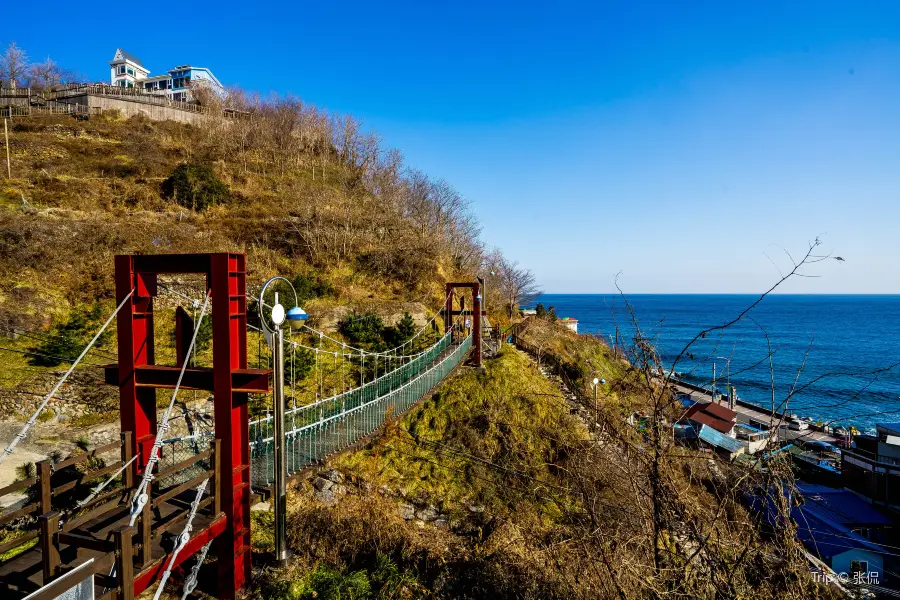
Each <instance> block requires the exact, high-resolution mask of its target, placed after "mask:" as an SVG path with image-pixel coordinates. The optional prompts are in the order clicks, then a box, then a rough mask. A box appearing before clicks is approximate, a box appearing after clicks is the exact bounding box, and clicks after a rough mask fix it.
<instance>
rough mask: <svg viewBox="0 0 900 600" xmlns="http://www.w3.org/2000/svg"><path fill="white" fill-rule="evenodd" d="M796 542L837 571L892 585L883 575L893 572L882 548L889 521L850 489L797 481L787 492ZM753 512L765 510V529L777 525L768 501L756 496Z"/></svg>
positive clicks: (890, 557) (889, 529) (889, 553)
mask: <svg viewBox="0 0 900 600" xmlns="http://www.w3.org/2000/svg"><path fill="white" fill-rule="evenodd" d="M785 493H786V494H788V495H789V500H790V506H791V509H790V516H791V520H792V521H793V522H794V523H795V524H796V526H797V538H798V539H799V540H800V541H801V542H802V543H803V545H804V546H805V547H806V549H807V550H809V551H810V552H811V553H812V554H814V555H816V556H818V557H819V558H820V559H822V561H823V562H825V563H826V564H827V565H828V566H829V567H831V569H832V570H834V571H835V572H836V573H838V574H841V573H846V574H847V575H848V576H849V577H850V578H851V579H852V578H853V576H854V573H858V574H860V576H868V577H870V578H874V579H877V580H878V582H879V584H880V585H885V584H887V585H888V586H891V585H892V584H893V585H896V583H897V582H896V581H891V578H890V577H887V576H886V573H890V572H896V567H895V566H894V564H893V562H894V557H893V553H894V552H895V551H894V550H891V549H890V548H887V547H886V546H884V545H882V544H885V543H886V540H888V539H892V538H890V536H891V532H892V523H893V522H892V519H891V518H890V517H889V516H887V515H886V514H885V513H883V512H882V511H880V510H878V509H877V508H875V507H874V506H872V505H871V504H869V503H868V502H866V501H865V499H863V498H862V497H860V496H859V495H858V494H855V493H853V492H852V491H850V490H846V489H839V488H832V487H827V486H824V485H813V484H807V483H797V484H796V490H795V491H793V490H786V491H785ZM750 504H751V508H752V509H753V510H755V511H757V512H760V511H762V512H764V513H765V517H766V520H767V521H768V523H769V525H771V526H773V527H781V526H783V523H780V522H779V521H780V519H779V518H778V516H777V514H776V512H775V509H774V507H773V505H772V502H771V498H762V497H761V496H754V497H752V498H751V500H750Z"/></svg>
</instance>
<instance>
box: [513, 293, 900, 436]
mask: <svg viewBox="0 0 900 600" xmlns="http://www.w3.org/2000/svg"><path fill="white" fill-rule="evenodd" d="M756 298H757V296H745V295H656V294H646V295H631V296H628V297H627V300H628V302H630V304H631V305H632V307H633V309H634V314H635V317H636V318H637V321H638V326H639V327H640V330H641V332H642V334H643V335H644V336H645V337H647V338H649V339H651V340H652V341H653V343H654V344H655V345H656V348H657V351H658V353H659V355H660V357H661V359H662V361H663V363H664V365H665V366H666V367H667V368H672V367H673V363H674V362H675V359H676V357H677V356H678V354H679V353H680V352H681V350H682V349H683V348H684V346H685V344H687V343H688V342H689V341H690V340H691V338H693V337H694V336H695V335H696V334H697V333H699V332H700V330H702V329H704V328H705V327H709V326H715V325H722V324H723V323H725V322H726V321H730V320H731V319H733V318H735V317H736V316H737V315H739V314H740V312H741V311H742V310H743V309H744V308H745V307H747V306H748V305H750V304H751V303H752V302H753V301H754V300H756ZM537 302H541V303H543V304H544V305H545V306H554V307H555V308H556V312H557V314H558V315H559V316H560V317H573V318H576V319H578V321H579V323H578V332H579V333H582V334H588V333H590V334H599V335H602V336H603V337H604V338H606V339H609V336H610V335H614V334H615V332H616V326H617V325H618V327H619V331H620V340H623V341H624V342H625V343H626V344H630V343H631V342H632V341H633V339H634V332H635V328H634V327H633V325H632V323H631V318H630V316H629V313H628V310H627V309H626V305H625V300H624V299H623V298H622V297H621V296H615V295H587V294H578V295H575V294H543V295H542V296H541V297H540V298H538V299H537V300H536V301H535V302H534V303H532V304H531V305H530V306H531V307H533V306H534V305H535V304H536V303H537ZM748 316H749V317H752V318H753V319H754V320H755V321H756V322H757V323H758V324H759V325H757V324H756V323H754V322H753V321H751V320H750V319H749V318H747V317H745V318H744V319H742V320H740V321H738V322H737V323H735V324H734V325H732V326H731V327H729V328H728V329H727V330H725V331H724V332H714V333H712V334H710V335H709V336H707V338H706V339H701V340H699V341H698V342H696V343H695V344H694V345H693V346H692V347H691V348H690V350H689V351H688V352H690V353H692V354H693V359H692V358H690V356H689V355H687V354H685V355H684V356H683V357H682V359H681V360H680V361H679V362H678V364H677V365H674V368H675V370H676V371H677V372H678V373H683V374H684V375H685V379H687V380H688V381H692V382H694V383H698V384H709V383H710V382H711V380H712V377H713V363H715V364H716V370H717V373H718V383H719V389H720V390H722V391H724V389H725V377H726V372H727V371H730V374H731V384H732V385H734V386H735V387H736V388H737V392H738V396H739V397H740V398H741V399H743V400H746V401H749V402H753V403H756V404H759V405H762V406H766V407H770V406H771V402H772V375H771V372H770V369H769V363H768V360H767V359H766V355H767V347H768V346H767V341H766V334H765V333H763V329H764V330H765V332H766V333H767V334H768V337H769V341H768V343H769V344H771V349H772V351H773V352H774V354H773V356H772V362H773V370H772V372H774V379H775V392H776V394H775V399H776V403H781V402H783V401H784V399H785V398H786V397H787V396H788V394H789V392H790V389H791V386H792V385H794V382H795V380H796V381H797V385H798V386H803V385H808V387H807V388H806V389H805V390H803V391H802V392H800V393H798V394H796V395H794V396H793V397H792V398H791V400H790V403H789V405H788V409H789V411H790V412H794V413H797V414H799V415H803V416H809V417H812V418H813V419H814V420H818V421H826V422H831V423H835V424H854V425H856V426H857V427H859V428H860V429H864V430H871V429H873V428H874V426H875V424H876V423H884V422H898V421H900V366H896V367H893V368H891V369H890V370H886V371H882V372H876V371H878V370H880V369H886V368H888V367H891V366H892V365H894V364H896V363H898V362H900V296H852V295H845V296H837V295H835V296H831V295H829V296H818V295H816V296H811V295H773V296H769V297H767V298H765V299H764V300H763V301H762V303H761V304H760V305H759V306H757V307H756V308H755V309H753V310H752V311H751V312H750V313H749V315H748ZM761 328H762V329H761ZM716 357H725V358H716ZM726 358H730V359H731V361H730V365H727V364H726V363H727V361H726ZM804 360H805V364H804ZM760 361H762V362H761V364H759V365H758V366H755V367H754V366H753V365H755V364H756V363H759V362H760ZM726 367H728V368H727V369H726ZM801 367H802V370H801ZM798 371H799V375H798Z"/></svg>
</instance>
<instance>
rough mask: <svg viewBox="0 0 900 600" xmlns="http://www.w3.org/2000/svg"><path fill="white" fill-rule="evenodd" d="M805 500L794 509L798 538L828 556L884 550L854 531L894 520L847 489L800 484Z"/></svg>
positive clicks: (793, 515) (792, 513)
mask: <svg viewBox="0 0 900 600" xmlns="http://www.w3.org/2000/svg"><path fill="white" fill-rule="evenodd" d="M797 492H798V493H799V494H800V495H801V496H802V497H803V503H802V504H800V505H799V506H796V507H795V508H793V509H792V510H791V516H792V517H793V518H794V520H795V521H796V522H797V537H799V538H800V540H801V541H803V542H804V544H806V546H807V547H808V548H810V549H811V550H814V551H816V552H818V553H819V554H821V555H822V556H825V557H829V558H830V557H832V556H835V555H837V554H843V553H844V552H847V551H849V550H853V549H862V550H869V551H873V552H883V549H882V548H881V546H879V545H878V544H875V543H873V542H870V541H869V540H867V539H866V538H864V537H862V536H861V535H859V534H857V533H854V532H853V529H855V528H858V527H878V526H883V525H890V523H891V521H890V519H888V518H887V517H885V516H884V515H883V514H881V513H880V512H879V511H878V510H876V509H875V508H874V507H872V506H871V505H869V504H868V503H867V502H866V501H865V500H863V499H862V498H860V497H859V496H857V495H856V494H854V493H853V492H850V491H848V490H842V489H836V488H830V487H827V486H824V485H811V484H802V483H801V484H797Z"/></svg>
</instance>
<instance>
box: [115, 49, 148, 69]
mask: <svg viewBox="0 0 900 600" xmlns="http://www.w3.org/2000/svg"><path fill="white" fill-rule="evenodd" d="M113 60H114V61H116V60H130V61H131V62H133V63H134V64H136V65H137V66H139V67H143V66H144V64H143V63H142V62H141V59H139V58H138V57H137V56H135V55H134V54H131V53H129V52H125V51H124V50H122V49H121V48H116V55H115V56H113Z"/></svg>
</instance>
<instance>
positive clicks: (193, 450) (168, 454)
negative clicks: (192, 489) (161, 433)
mask: <svg viewBox="0 0 900 600" xmlns="http://www.w3.org/2000/svg"><path fill="white" fill-rule="evenodd" d="M214 436H215V434H214V433H213V432H212V431H209V432H204V433H197V434H194V435H188V436H185V437H180V438H172V439H168V440H163V442H162V444H163V445H162V448H161V449H160V454H159V465H158V467H157V472H158V473H162V472H163V471H168V470H170V469H171V468H172V467H174V466H175V465H177V464H179V463H181V462H183V461H186V460H188V459H189V458H191V457H193V456H196V455H197V454H200V453H201V452H203V451H204V450H207V449H209V444H210V442H211V441H212V440H213V438H214ZM211 468H212V462H210V460H209V459H206V460H204V461H201V462H197V463H194V464H192V465H190V466H188V467H185V468H184V469H180V470H178V471H177V472H175V473H171V474H170V475H167V476H165V477H160V478H159V479H156V480H155V483H154V485H155V486H157V487H158V488H160V489H165V488H168V487H171V486H174V485H178V484H180V483H184V482H185V481H190V480H191V479H193V478H194V477H196V476H197V475H198V474H200V473H201V472H203V471H208V470H209V469H211Z"/></svg>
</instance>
